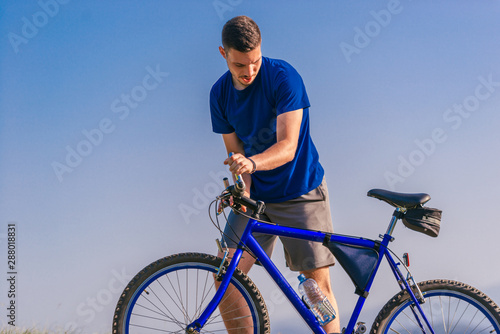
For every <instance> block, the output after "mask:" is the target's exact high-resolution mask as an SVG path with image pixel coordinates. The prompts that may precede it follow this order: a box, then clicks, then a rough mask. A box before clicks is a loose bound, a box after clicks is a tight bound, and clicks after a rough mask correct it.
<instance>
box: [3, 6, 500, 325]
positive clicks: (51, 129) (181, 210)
mask: <svg viewBox="0 0 500 334" xmlns="http://www.w3.org/2000/svg"><path fill="white" fill-rule="evenodd" d="M241 14H244V15H248V16H250V17H252V18H253V19H254V20H255V21H256V22H257V23H258V24H259V26H260V28H261V31H262V35H263V44H262V50H263V54H264V56H268V57H273V58H281V59H285V60H287V61H288V62H290V63H291V64H292V65H293V66H294V67H295V68H296V69H297V70H298V71H299V73H300V74H301V75H302V77H303V79H304V81H305V84H306V88H307V91H308V94H309V98H310V101H311V108H310V116H311V123H312V125H311V127H312V129H311V131H312V136H313V140H314V141H315V144H316V146H317V147H318V150H319V152H320V160H321V162H322V164H323V166H324V168H325V170H326V175H327V181H328V184H329V190H330V196H331V207H332V211H333V218H334V228H335V230H336V231H337V232H339V233H343V234H356V235H363V236H365V237H369V238H377V236H378V234H380V233H383V232H385V229H386V224H387V222H388V220H389V218H390V215H391V213H392V210H391V208H390V207H389V206H388V205H386V204H385V203H382V202H379V201H377V200H375V199H371V198H368V197H366V192H367V191H368V190H369V189H371V188H385V189H392V190H395V191H400V192H427V193H429V194H430V195H431V197H432V200H431V201H430V202H429V204H428V205H429V206H431V207H438V208H440V209H442V210H443V220H442V229H441V234H440V236H439V237H438V238H436V239H433V238H430V237H427V236H425V235H423V234H418V233H415V232H412V231H410V230H408V229H405V228H404V227H403V226H402V225H401V226H398V227H397V229H396V234H395V236H396V242H395V243H394V245H393V249H394V250H395V251H396V252H397V253H398V254H400V255H401V254H402V253H403V252H410V255H411V260H412V261H411V264H412V265H411V267H410V269H412V270H413V273H414V275H415V277H416V279H417V280H426V279H430V278H450V279H456V280H460V281H465V282H467V283H470V284H472V285H474V286H477V287H478V288H480V289H481V290H483V291H484V292H486V293H487V294H488V295H490V296H491V297H492V298H493V299H494V300H496V301H497V302H500V269H499V266H498V258H499V256H500V243H499V242H498V236H499V235H500V224H499V223H498V218H497V215H496V214H497V207H498V202H499V198H500V197H499V195H498V189H499V188H500V176H499V175H498V171H499V170H500V158H499V154H498V153H499V151H500V131H498V128H499V126H500V112H499V111H500V61H499V59H500V43H499V42H498V36H499V34H500V21H499V20H498V18H499V17H500V3H499V2H498V1H485V0H481V1H463V0H458V1H457V0H453V1H452V0H443V1H439V2H436V1H411V0H400V1H397V0H390V1H314V2H312V1H295V0H286V1H285V0H272V1H264V0H253V1H250V0H215V1H213V0H204V1H189V0H186V1H173V0H165V1H151V0H147V1H68V0H64V1H63V0H57V1H56V0H40V1H14V0H8V1H3V2H2V4H1V5H0V38H1V39H0V241H1V244H2V245H1V246H0V249H2V251H1V255H0V258H2V260H1V263H2V264H1V266H0V267H2V268H4V269H3V270H4V273H5V276H7V271H8V269H7V239H6V236H7V227H8V224H15V225H16V229H17V257H18V258H17V260H18V261H17V264H16V265H17V267H16V270H17V272H18V274H17V288H16V289H17V291H16V292H17V305H18V311H17V319H16V323H17V324H18V325H20V326H28V327H32V326H35V327H39V328H48V329H51V330H54V329H56V328H64V327H66V328H70V327H72V328H76V330H77V331H79V332H83V333H106V332H110V324H111V319H112V313H113V310H114V307H115V304H116V301H117V300H118V296H119V293H120V291H121V290H122V289H123V287H124V285H125V284H126V282H127V281H128V280H129V279H130V278H131V275H133V274H135V273H136V272H138V271H139V270H140V269H142V268H143V267H144V266H145V265H147V264H148V263H150V262H152V261H154V260H156V259H158V258H160V257H162V256H166V255H169V254H173V253H177V252H184V251H198V252H208V253H214V252H215V242H214V239H215V238H216V237H218V232H217V231H216V230H215V229H214V228H213V227H212V225H211V224H210V221H209V219H208V215H207V204H208V202H209V201H210V200H211V199H212V198H213V197H214V195H215V193H216V192H218V191H220V190H221V188H222V183H221V182H220V179H221V177H222V175H224V174H225V173H226V171H225V168H224V166H223V164H222V161H223V160H224V159H225V150H224V148H223V144H222V140H221V138H220V136H219V135H216V134H214V133H212V131H211V124H210V115H209V107H208V95H209V90H210V88H211V86H212V84H213V83H214V82H215V81H216V80H217V79H218V78H219V76H220V75H222V74H223V73H224V72H225V71H226V70H227V68H226V64H225V62H224V60H223V58H222V57H221V56H220V55H219V53H218V50H217V47H218V46H219V45H220V31H221V28H222V26H223V24H224V23H225V22H226V21H227V20H228V19H230V18H231V17H233V16H236V15H241ZM274 258H275V260H276V262H277V263H278V264H279V266H280V268H283V267H284V265H283V258H282V251H281V250H280V249H279V247H278V249H277V250H276V253H275V257H274ZM250 274H251V277H253V278H254V279H255V281H256V283H257V286H258V287H259V288H260V290H261V291H262V292H263V294H264V296H265V298H266V300H267V304H268V307H269V309H270V311H271V323H272V326H273V332H275V333H278V332H282V333H295V332H296V333H303V332H304V331H305V330H304V329H303V327H300V326H303V325H302V324H301V323H300V322H299V324H298V325H296V324H293V325H291V318H296V314H295V313H294V311H293V310H290V309H289V308H287V307H286V306H285V305H286V304H285V303H284V302H283V300H282V298H281V297H279V295H277V294H276V286H275V285H274V283H272V282H269V281H267V276H266V275H265V274H264V273H263V272H262V270H261V269H259V268H255V269H253V270H252V271H251V273H250ZM332 275H333V282H334V289H335V292H336V294H337V298H338V300H339V304H340V308H341V317H342V318H341V322H342V323H343V325H345V324H346V323H347V317H348V315H349V314H350V308H352V305H353V300H354V295H353V293H352V292H353V291H354V287H353V286H352V284H351V282H350V281H349V279H348V278H347V276H346V275H345V274H344V273H343V272H342V271H341V270H340V267H338V268H334V269H332ZM287 277H290V278H291V280H292V281H294V280H295V275H292V274H287ZM390 277H391V276H387V275H385V274H382V276H381V277H379V278H378V279H377V280H376V284H375V289H376V290H377V291H376V292H374V293H372V294H371V295H370V298H369V299H368V302H367V311H366V313H365V314H366V318H363V320H364V321H366V322H367V324H371V322H372V321H373V318H374V315H375V314H376V311H377V310H378V309H380V308H381V307H382V305H383V304H384V303H385V301H387V300H388V299H389V298H390V297H391V296H392V295H393V294H394V293H396V290H397V286H396V284H395V283H393V282H390V281H388V279H389V278H390ZM386 278H387V279H386ZM1 282H2V283H1V285H0V287H1V290H0V305H2V306H1V307H2V309H4V307H5V306H6V305H7V303H9V299H8V297H7V290H8V286H7V282H6V280H3V279H2V280H1ZM388 282H389V283H388ZM293 284H294V285H296V284H295V282H293ZM278 306H279V307H278ZM7 321H8V318H7V317H6V315H5V311H2V312H1V313H0V323H1V324H2V326H5V325H6V324H7ZM289 326H293V327H289Z"/></svg>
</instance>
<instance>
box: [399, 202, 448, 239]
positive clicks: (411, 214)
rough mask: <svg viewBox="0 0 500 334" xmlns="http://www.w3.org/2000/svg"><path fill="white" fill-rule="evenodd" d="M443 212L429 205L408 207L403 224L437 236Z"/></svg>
mask: <svg viewBox="0 0 500 334" xmlns="http://www.w3.org/2000/svg"><path fill="white" fill-rule="evenodd" d="M441 214H442V211H441V210H439V209H433V208H427V207H418V208H414V209H408V210H407V211H406V213H405V215H404V217H403V224H405V226H406V227H408V228H409V229H411V230H414V231H417V232H421V233H424V234H427V235H429V236H431V237H437V236H438V235H439V229H440V226H441Z"/></svg>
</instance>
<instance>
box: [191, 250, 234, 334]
mask: <svg viewBox="0 0 500 334" xmlns="http://www.w3.org/2000/svg"><path fill="white" fill-rule="evenodd" d="M242 255H243V249H242V248H240V247H238V249H236V252H235V253H234V254H233V258H232V260H231V262H230V263H229V266H228V267H227V269H226V270H225V272H221V268H222V267H224V263H225V259H223V260H222V263H221V267H219V271H218V272H217V273H216V275H217V276H219V277H220V276H221V275H222V281H221V283H220V285H219V288H218V289H217V291H216V292H215V295H214V297H213V298H212V300H211V301H210V303H209V304H208V305H207V307H206V308H205V310H204V311H203V313H202V314H201V315H200V316H199V318H198V319H195V320H194V321H193V322H192V323H190V324H189V325H188V326H187V328H186V333H189V334H197V333H200V330H201V329H202V328H203V326H205V324H206V323H207V321H208V319H209V318H210V316H211V315H212V313H213V312H214V311H215V309H216V308H217V307H218V305H219V303H220V302H221V300H222V297H223V296H224V294H225V293H226V290H227V288H228V286H229V283H230V281H231V278H232V277H233V274H234V271H235V270H236V267H237V266H238V263H239V262H240V259H241V256H242Z"/></svg>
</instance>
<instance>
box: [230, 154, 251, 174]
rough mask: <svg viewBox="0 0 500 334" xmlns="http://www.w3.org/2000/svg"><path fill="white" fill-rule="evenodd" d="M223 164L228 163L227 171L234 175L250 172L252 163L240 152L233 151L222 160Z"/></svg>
mask: <svg viewBox="0 0 500 334" xmlns="http://www.w3.org/2000/svg"><path fill="white" fill-rule="evenodd" d="M224 165H229V171H230V172H231V173H233V174H235V175H243V174H245V173H248V174H250V173H251V172H252V170H253V163H252V162H251V161H250V160H249V159H247V158H245V156H244V155H243V154H240V153H235V154H233V155H232V156H230V157H229V158H227V159H226V160H224Z"/></svg>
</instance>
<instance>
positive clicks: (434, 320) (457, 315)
mask: <svg viewBox="0 0 500 334" xmlns="http://www.w3.org/2000/svg"><path fill="white" fill-rule="evenodd" d="M418 285H419V287H420V289H421V291H422V294H423V296H424V298H425V303H424V304H421V307H422V310H423V311H424V313H425V315H426V317H427V319H428V320H429V323H430V324H431V326H432V328H433V330H434V333H435V334H441V333H442V334H452V333H456V334H459V333H460V334H474V333H484V334H490V333H497V334H499V333H500V308H499V307H498V306H497V305H496V304H495V303H494V302H493V301H492V300H491V299H490V298H488V296H486V295H485V294H484V293H482V292H480V291H479V290H477V289H475V288H473V287H471V286H469V285H467V284H464V283H460V282H455V281H450V280H432V281H426V282H422V283H419V284H418ZM414 305H415V304H414V303H413V302H412V301H411V299H410V297H409V295H408V293H407V292H406V291H402V292H400V293H398V294H397V295H395V296H394V297H393V298H392V299H391V300H390V301H389V302H387V304H386V305H385V306H384V307H383V309H382V310H381V311H380V313H379V314H378V316H377V318H376V319H375V322H374V323H373V325H372V329H371V334H376V333H377V334H379V333H384V334H386V333H392V334H402V333H407V334H414V333H422V329H421V328H420V326H419V324H418V322H417V321H416V319H415V316H414V313H413V311H412V309H413V308H414ZM415 311H416V309H415ZM421 323H422V324H424V321H423V320H422V321H421ZM424 328H425V332H426V333H431V331H429V330H428V328H427V327H426V326H425V325H424Z"/></svg>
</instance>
